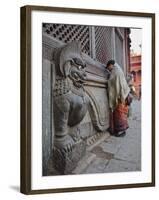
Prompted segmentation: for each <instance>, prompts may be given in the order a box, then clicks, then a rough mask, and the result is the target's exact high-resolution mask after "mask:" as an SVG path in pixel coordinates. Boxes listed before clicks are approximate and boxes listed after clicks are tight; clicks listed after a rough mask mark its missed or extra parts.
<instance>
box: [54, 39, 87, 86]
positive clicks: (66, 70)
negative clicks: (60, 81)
mask: <svg viewBox="0 0 159 200" xmlns="http://www.w3.org/2000/svg"><path fill="white" fill-rule="evenodd" d="M54 58H55V67H56V74H57V75H58V76H61V77H64V78H67V77H69V78H70V79H71V80H72V81H73V84H74V85H75V86H77V87H81V86H82V85H83V83H84V81H85V79H86V73H85V67H86V64H85V62H84V60H83V58H82V53H81V48H80V44H79V43H78V42H76V41H73V42H71V43H69V44H66V45H65V46H63V47H61V48H59V49H58V50H57V51H56V53H55V57H54Z"/></svg>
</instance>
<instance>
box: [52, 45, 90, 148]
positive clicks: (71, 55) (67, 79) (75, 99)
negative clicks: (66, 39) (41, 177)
mask: <svg viewBox="0 0 159 200" xmlns="http://www.w3.org/2000/svg"><path fill="white" fill-rule="evenodd" d="M54 60H55V72H56V73H55V74H56V76H55V84H54V87H53V102H54V104H53V110H54V127H55V138H54V141H55V142H54V146H55V148H57V149H64V150H65V151H70V150H71V149H72V148H73V146H74V145H75V144H76V143H77V142H78V141H79V140H80V137H79V135H78V129H77V131H75V132H74V133H73V134H71V133H70V132H69V128H70V127H76V126H78V124H79V123H80V122H81V121H82V119H83V118H84V116H85V115H86V112H87V110H88V103H89V99H88V97H87V96H86V94H85V89H84V87H83V84H84V82H85V80H86V72H85V68H86V63H85V62H84V60H83V58H82V53H81V50H80V45H79V43H78V42H71V43H69V44H67V45H65V46H63V47H61V48H59V49H57V51H56V52H55V54H54Z"/></svg>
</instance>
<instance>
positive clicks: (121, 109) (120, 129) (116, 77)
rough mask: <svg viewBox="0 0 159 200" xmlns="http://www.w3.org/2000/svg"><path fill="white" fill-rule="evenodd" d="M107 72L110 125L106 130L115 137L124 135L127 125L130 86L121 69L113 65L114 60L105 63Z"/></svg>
mask: <svg viewBox="0 0 159 200" xmlns="http://www.w3.org/2000/svg"><path fill="white" fill-rule="evenodd" d="M106 70H107V71H108V72H109V79H108V82H107V89H108V101H109V109H110V126H109V128H108V131H109V132H110V134H111V135H114V136H116V137H120V136H124V135H125V134H126V130H127V129H128V128H129V126H128V111H129V105H130V103H131V101H132V99H131V97H130V95H129V93H130V88H129V86H128V84H127V81H126V78H125V76H124V73H123V71H122V69H121V68H120V67H119V66H117V65H115V61H114V60H109V61H108V63H107V65H106Z"/></svg>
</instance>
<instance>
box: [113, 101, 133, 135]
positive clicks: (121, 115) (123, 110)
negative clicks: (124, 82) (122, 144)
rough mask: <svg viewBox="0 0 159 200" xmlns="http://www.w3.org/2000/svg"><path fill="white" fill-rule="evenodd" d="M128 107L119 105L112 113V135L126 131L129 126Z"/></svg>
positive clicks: (123, 104)
mask: <svg viewBox="0 0 159 200" xmlns="http://www.w3.org/2000/svg"><path fill="white" fill-rule="evenodd" d="M128 109H129V107H128V105H126V104H125V103H119V104H118V105H117V107H116V108H115V110H114V111H113V112H110V129H111V132H112V133H118V132H120V131H125V130H126V129H127V128H128V127H129V126H128Z"/></svg>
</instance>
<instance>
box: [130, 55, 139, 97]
mask: <svg viewBox="0 0 159 200" xmlns="http://www.w3.org/2000/svg"><path fill="white" fill-rule="evenodd" d="M130 73H131V74H132V75H133V85H134V87H135V89H136V93H137V95H138V96H140V95H141V94H140V92H141V55H138V54H137V55H136V54H131V57H130Z"/></svg>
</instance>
